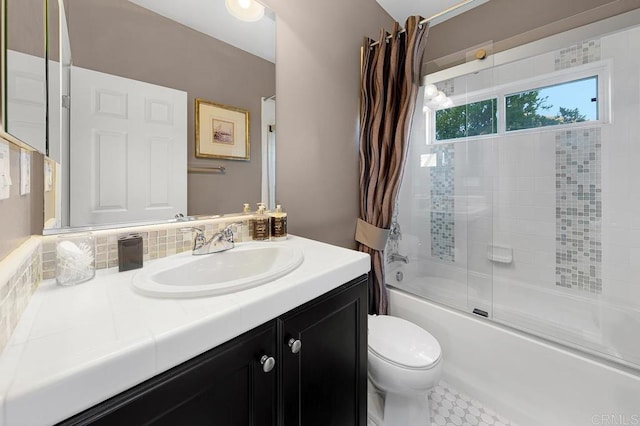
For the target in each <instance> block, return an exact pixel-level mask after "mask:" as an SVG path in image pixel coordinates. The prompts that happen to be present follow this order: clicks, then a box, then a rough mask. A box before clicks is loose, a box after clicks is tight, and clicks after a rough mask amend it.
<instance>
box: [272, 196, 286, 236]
mask: <svg viewBox="0 0 640 426" xmlns="http://www.w3.org/2000/svg"><path fill="white" fill-rule="evenodd" d="M270 216H271V240H272V241H282V240H286V239H287V214H286V213H285V212H283V211H282V206H280V204H278V205H277V206H276V211H275V212H273V213H271V214H270Z"/></svg>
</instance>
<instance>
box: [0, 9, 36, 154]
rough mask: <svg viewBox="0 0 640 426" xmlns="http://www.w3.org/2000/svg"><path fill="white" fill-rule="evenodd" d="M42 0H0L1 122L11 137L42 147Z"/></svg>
mask: <svg viewBox="0 0 640 426" xmlns="http://www.w3.org/2000/svg"><path fill="white" fill-rule="evenodd" d="M45 4H46V3H45V1H44V0H3V1H0V7H2V8H3V9H2V10H3V15H2V16H3V18H4V22H3V27H2V28H3V37H4V39H3V47H2V67H4V69H3V82H2V83H3V87H2V90H1V92H2V93H3V97H2V102H3V105H2V114H3V117H2V118H3V119H2V123H3V125H4V130H5V131H6V132H7V133H8V134H9V135H11V136H13V138H16V139H18V140H19V141H21V142H23V143H26V144H28V145H29V146H31V147H32V148H34V149H36V150H37V151H39V152H42V153H44V152H45V151H46V130H47V127H46V112H47V111H46V96H47V94H46V62H45V49H46V39H45Z"/></svg>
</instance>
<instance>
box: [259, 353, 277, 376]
mask: <svg viewBox="0 0 640 426" xmlns="http://www.w3.org/2000/svg"><path fill="white" fill-rule="evenodd" d="M260 364H262V371H264V372H265V373H268V372H269V371H271V370H273V367H275V366H276V360H275V359H273V357H272V356H267V355H262V358H260Z"/></svg>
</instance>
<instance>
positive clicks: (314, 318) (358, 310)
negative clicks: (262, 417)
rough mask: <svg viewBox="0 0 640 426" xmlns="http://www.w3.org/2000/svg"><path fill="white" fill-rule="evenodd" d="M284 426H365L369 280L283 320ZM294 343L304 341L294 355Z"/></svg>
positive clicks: (315, 301) (357, 283)
mask: <svg viewBox="0 0 640 426" xmlns="http://www.w3.org/2000/svg"><path fill="white" fill-rule="evenodd" d="M279 334H280V337H279V339H280V341H281V347H280V351H281V352H282V355H281V360H282V395H281V398H282V399H281V411H280V412H281V416H280V418H279V424H280V425H281V426H297V425H300V426H316V425H317V426H355V425H359V426H365V425H366V421H367V412H366V411H367V407H366V397H367V281H366V276H363V277H360V278H358V279H357V280H354V281H352V282H350V283H348V284H346V285H345V286H343V287H341V288H340V289H339V290H337V291H333V292H331V293H330V295H329V296H323V297H320V298H318V299H316V300H314V301H312V302H310V303H308V304H306V305H303V306H302V307H300V308H298V309H295V310H293V311H292V312H290V313H288V314H287V315H285V316H283V317H282V318H281V320H280V322H279ZM290 339H293V340H294V341H295V340H299V341H300V342H301V344H302V345H301V347H300V350H299V351H298V352H297V353H295V352H294V351H292V349H291V347H290V346H289V341H290Z"/></svg>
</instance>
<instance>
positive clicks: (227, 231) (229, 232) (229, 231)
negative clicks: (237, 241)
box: [220, 222, 244, 243]
mask: <svg viewBox="0 0 640 426" xmlns="http://www.w3.org/2000/svg"><path fill="white" fill-rule="evenodd" d="M242 225H244V222H232V223H230V224H228V225H227V226H225V227H224V229H223V230H222V231H220V234H221V236H222V237H223V238H224V239H225V240H227V241H229V242H230V243H233V242H234V241H233V239H234V235H233V231H234V227H237V226H242ZM236 232H238V231H237V229H236Z"/></svg>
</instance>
